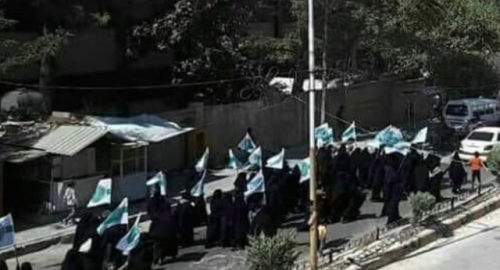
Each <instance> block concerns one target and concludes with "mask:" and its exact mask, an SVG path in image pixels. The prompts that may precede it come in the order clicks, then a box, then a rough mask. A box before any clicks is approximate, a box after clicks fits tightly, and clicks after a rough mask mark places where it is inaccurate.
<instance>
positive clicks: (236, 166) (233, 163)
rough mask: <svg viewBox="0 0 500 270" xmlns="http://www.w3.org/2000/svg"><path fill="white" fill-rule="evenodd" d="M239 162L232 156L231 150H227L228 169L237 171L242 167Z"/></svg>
mask: <svg viewBox="0 0 500 270" xmlns="http://www.w3.org/2000/svg"><path fill="white" fill-rule="evenodd" d="M242 166H243V165H242V163H241V161H239V160H238V158H237V157H236V156H235V155H234V153H233V150H231V149H229V166H228V167H229V168H230V169H233V170H238V169H240V168H241V167H242Z"/></svg>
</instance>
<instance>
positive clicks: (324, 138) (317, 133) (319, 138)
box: [314, 123, 334, 147]
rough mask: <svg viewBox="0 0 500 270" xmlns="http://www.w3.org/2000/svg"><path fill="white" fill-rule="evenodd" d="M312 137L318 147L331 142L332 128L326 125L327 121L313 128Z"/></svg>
mask: <svg viewBox="0 0 500 270" xmlns="http://www.w3.org/2000/svg"><path fill="white" fill-rule="evenodd" d="M314 138H315V139H316V143H317V146H318V147H322V146H324V145H329V144H333V142H334V139H333V129H332V128H331V127H330V126H329V125H328V123H325V124H323V125H321V126H319V127H316V128H315V129H314Z"/></svg>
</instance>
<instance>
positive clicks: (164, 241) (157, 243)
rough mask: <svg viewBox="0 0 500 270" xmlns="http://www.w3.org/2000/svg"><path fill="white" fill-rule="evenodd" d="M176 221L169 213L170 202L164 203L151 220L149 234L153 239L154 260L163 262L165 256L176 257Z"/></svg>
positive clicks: (159, 262)
mask: <svg viewBox="0 0 500 270" xmlns="http://www.w3.org/2000/svg"><path fill="white" fill-rule="evenodd" d="M177 233H178V229H177V222H176V220H175V218H174V217H173V215H172V213H171V205H170V203H167V204H165V206H164V207H163V208H162V209H161V212H160V213H159V215H158V217H157V218H156V219H155V220H152V222H151V227H150V230H149V234H150V236H151V238H152V239H153V241H154V253H155V256H154V257H155V262H156V263H158V264H160V265H161V264H163V263H164V262H165V260H166V257H169V256H170V257H173V258H175V257H177V254H178V248H179V247H178V238H177Z"/></svg>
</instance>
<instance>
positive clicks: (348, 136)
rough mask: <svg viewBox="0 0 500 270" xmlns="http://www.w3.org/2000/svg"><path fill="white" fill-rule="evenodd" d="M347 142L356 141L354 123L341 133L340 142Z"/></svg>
mask: <svg viewBox="0 0 500 270" xmlns="http://www.w3.org/2000/svg"><path fill="white" fill-rule="evenodd" d="M349 140H353V141H356V140H357V136H356V123H355V122H352V124H351V125H350V126H349V127H348V128H347V129H346V130H345V131H344V133H342V142H347V141H349Z"/></svg>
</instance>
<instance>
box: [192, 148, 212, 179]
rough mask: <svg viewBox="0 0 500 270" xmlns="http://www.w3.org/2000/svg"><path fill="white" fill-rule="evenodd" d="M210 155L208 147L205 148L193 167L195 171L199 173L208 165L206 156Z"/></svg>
mask: <svg viewBox="0 0 500 270" xmlns="http://www.w3.org/2000/svg"><path fill="white" fill-rule="evenodd" d="M209 155H210V149H208V147H207V149H205V152H204V153H203V156H201V158H200V160H198V162H197V163H196V166H195V169H196V171H197V172H199V173H201V172H203V171H204V170H206V169H207V166H208V157H209Z"/></svg>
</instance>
